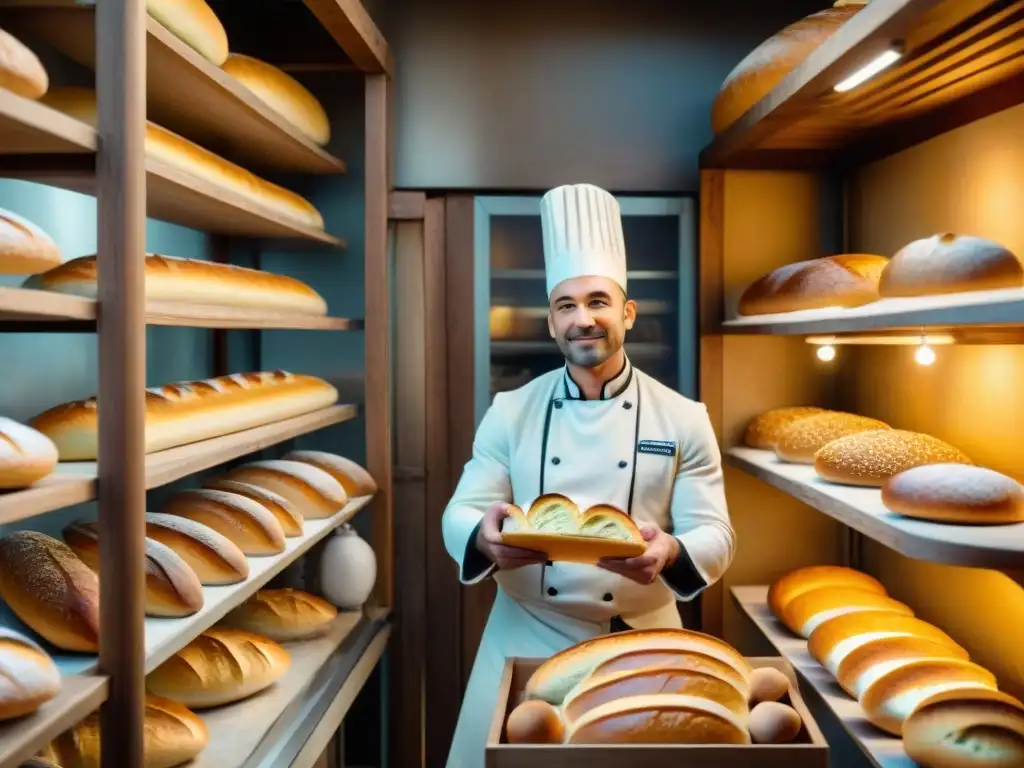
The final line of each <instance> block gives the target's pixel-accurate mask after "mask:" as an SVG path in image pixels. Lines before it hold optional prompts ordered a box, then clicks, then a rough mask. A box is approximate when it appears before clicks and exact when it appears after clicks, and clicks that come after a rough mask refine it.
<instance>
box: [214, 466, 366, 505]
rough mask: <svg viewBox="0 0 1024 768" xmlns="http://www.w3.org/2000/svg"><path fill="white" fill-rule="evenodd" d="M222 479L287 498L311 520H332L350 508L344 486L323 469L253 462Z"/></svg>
mask: <svg viewBox="0 0 1024 768" xmlns="http://www.w3.org/2000/svg"><path fill="white" fill-rule="evenodd" d="M221 479H222V480H230V481H234V482H239V483H248V484H250V485H255V486H258V487H260V488H265V489H267V490H268V491H271V492H273V493H276V494H277V495H278V496H283V497H284V498H285V499H287V500H288V501H289V502H290V503H291V504H292V505H293V506H294V507H295V508H296V509H297V510H298V511H299V513H300V514H301V515H302V517H303V518H304V519H308V520H322V519H324V518H327V517H331V516H333V515H336V514H337V513H338V512H340V511H341V510H342V509H343V508H344V507H345V505H346V504H348V494H346V493H345V489H344V488H343V487H342V485H341V483H339V482H338V481H337V480H335V479H334V478H333V477H331V476H330V475H329V474H327V473H326V472H324V471H323V470H322V469H317V468H316V467H314V466H311V465H309V464H304V463H303V462H300V461H283V460H268V461H253V462H250V463H249V464H243V465H242V466H240V467H237V468H235V469H232V470H230V471H229V472H227V473H226V474H225V475H223V476H222V477H221Z"/></svg>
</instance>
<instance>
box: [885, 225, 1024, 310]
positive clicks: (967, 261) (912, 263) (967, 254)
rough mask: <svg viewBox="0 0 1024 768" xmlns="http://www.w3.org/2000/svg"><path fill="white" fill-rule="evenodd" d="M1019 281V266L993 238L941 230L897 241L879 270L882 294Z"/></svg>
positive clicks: (987, 287) (1022, 274)
mask: <svg viewBox="0 0 1024 768" xmlns="http://www.w3.org/2000/svg"><path fill="white" fill-rule="evenodd" d="M1022 285H1024V265H1022V264H1021V263H1020V260H1019V259H1018V258H1017V257H1016V256H1014V255H1013V253H1011V252H1010V251H1009V250H1007V249H1006V248H1004V247H1003V246H1002V245H1000V244H999V243H995V242H993V241H991V240H986V239H985V238H982V237H971V236H968V235H955V234H953V233H952V232H945V233H943V234H940V235H933V236H932V237H927V238H924V239H921V240H914V241H913V242H911V243H908V244H907V245H905V246H903V248H901V249H900V250H899V251H897V253H896V255H895V256H893V257H892V260H891V261H890V262H889V264H888V265H887V266H886V268H885V270H884V271H883V272H882V277H881V280H880V281H879V284H878V292H879V294H880V295H881V296H883V297H886V298H888V297H893V296H900V297H902V296H928V295H937V294H949V293H964V292H967V291H994V290H999V289H1001V288H1020V287H1021V286H1022Z"/></svg>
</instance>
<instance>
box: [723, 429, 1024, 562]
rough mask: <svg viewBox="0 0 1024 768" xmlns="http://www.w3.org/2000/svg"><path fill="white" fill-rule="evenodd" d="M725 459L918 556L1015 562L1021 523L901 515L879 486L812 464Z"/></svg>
mask: <svg viewBox="0 0 1024 768" xmlns="http://www.w3.org/2000/svg"><path fill="white" fill-rule="evenodd" d="M726 460H727V462H728V463H729V465H730V466H733V467H735V468H737V469H739V470H741V471H743V472H746V473H747V474H749V475H753V476H754V477H756V478H758V479H759V480H762V481H763V482H766V483H768V484H769V485H771V486H773V487H775V488H778V489H779V490H780V491H783V492H784V493H787V494H789V495H791V496H794V497H795V498H797V499H799V500H800V501H802V502H804V503H805V504H808V505H809V506H811V507H813V508H814V509H817V510H818V511H819V512H823V513H824V514H826V515H828V516H829V517H832V518H835V519H836V520H838V521H840V522H841V523H843V524H845V525H848V526H849V527H850V528H853V529H854V530H856V531H859V532H860V533H862V534H864V535H865V536H869V537H870V538H872V539H874V540H876V541H878V542H880V543H882V544H884V545H886V546H887V547H890V548H891V549H893V550H895V551H897V552H899V553H900V554H903V555H906V556H907V557H912V558H916V559H919V560H928V561H931V562H936V563H947V564H951V565H965V566H977V567H984V568H1011V567H1014V566H1015V565H1016V566H1018V567H1019V564H1020V562H1021V558H1024V524H1021V523H1012V524H1006V525H955V524H949V523H937V522H936V523H933V522H929V521H927V520H921V519H916V518H911V517H904V516H902V515H898V514H896V513H895V512H892V511H890V510H889V509H888V508H887V507H886V506H885V505H884V504H883V503H882V496H881V492H880V491H879V489H878V488H866V487H854V486H848V485H839V484H836V483H830V482H827V481H825V480H823V479H822V478H821V477H819V476H818V474H817V473H816V472H815V469H814V466H813V465H808V464H795V463H794V464H791V463H785V462H781V461H779V460H778V459H777V458H776V456H775V454H774V453H773V452H772V451H767V450H760V449H756V448H746V447H736V448H730V449H729V450H728V451H727V453H726Z"/></svg>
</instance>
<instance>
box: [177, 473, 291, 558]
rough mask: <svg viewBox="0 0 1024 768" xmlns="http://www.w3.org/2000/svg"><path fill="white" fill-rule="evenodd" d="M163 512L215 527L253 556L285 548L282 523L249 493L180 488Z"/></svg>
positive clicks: (264, 554) (269, 553)
mask: <svg viewBox="0 0 1024 768" xmlns="http://www.w3.org/2000/svg"><path fill="white" fill-rule="evenodd" d="M163 512H164V513H165V514H168V515H177V516H179V517H185V518H188V519H189V520H192V521H193V522H196V523H201V524H202V525H205V526H206V527H207V528H212V529H213V530H215V531H216V532H217V533H219V534H221V535H222V536H225V537H226V538H228V539H231V541H232V542H234V544H236V545H237V546H238V548H239V549H240V550H242V552H244V553H245V554H246V555H249V556H250V557H251V556H256V557H259V556H267V555H278V554H280V553H282V552H284V545H285V535H284V529H283V528H282V527H281V523H279V522H278V521H277V518H276V517H274V514H273V513H272V512H270V511H269V510H268V509H267V508H266V507H264V506H263V505H262V504H260V503H259V502H256V501H253V500H252V499H250V498H248V497H247V496H242V495H240V494H237V493H229V492H228V491H215V490H212V489H210V488H196V489H191V490H187V491H179V492H178V493H176V494H174V495H173V496H171V497H170V498H169V499H168V500H167V502H166V503H165V504H164V507H163Z"/></svg>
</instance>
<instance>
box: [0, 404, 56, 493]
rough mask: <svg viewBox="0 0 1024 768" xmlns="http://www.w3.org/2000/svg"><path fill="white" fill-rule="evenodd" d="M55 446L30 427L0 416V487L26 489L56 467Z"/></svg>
mask: <svg viewBox="0 0 1024 768" xmlns="http://www.w3.org/2000/svg"><path fill="white" fill-rule="evenodd" d="M57 459H58V453H57V446H56V445H55V444H54V442H53V441H52V440H51V439H50V438H48V437H47V436H46V435H44V434H43V433H42V432H40V431H39V430H37V429H33V428H32V427H28V426H25V425H24V424H20V423H19V422H17V421H14V420H13V419H8V418H5V417H3V416H0V488H3V489H7V488H26V487H28V486H30V485H32V483H35V482H37V481H39V480H42V479H43V478H44V477H46V476H47V475H49V474H50V473H51V472H53V470H54V468H55V467H56V466H57Z"/></svg>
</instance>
